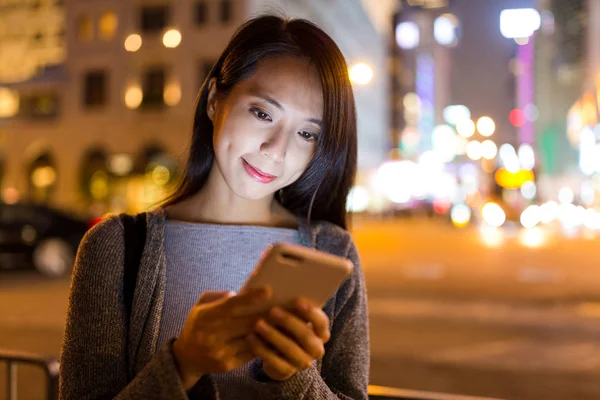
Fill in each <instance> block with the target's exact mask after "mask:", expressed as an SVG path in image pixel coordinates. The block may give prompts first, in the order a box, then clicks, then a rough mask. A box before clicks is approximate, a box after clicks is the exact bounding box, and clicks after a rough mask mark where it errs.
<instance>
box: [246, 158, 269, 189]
mask: <svg viewBox="0 0 600 400" xmlns="http://www.w3.org/2000/svg"><path fill="white" fill-rule="evenodd" d="M242 164H243V165H244V169H245V170H246V172H247V173H248V175H250V177H251V178H252V179H254V180H255V181H258V182H260V183H270V182H273V181H274V180H275V178H277V177H276V176H275V175H271V174H267V173H265V172H263V171H261V170H260V169H258V168H256V167H255V166H253V165H252V164H250V163H249V162H248V161H246V160H244V159H243V158H242Z"/></svg>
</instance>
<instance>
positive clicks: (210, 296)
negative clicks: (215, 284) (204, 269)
mask: <svg viewBox="0 0 600 400" xmlns="http://www.w3.org/2000/svg"><path fill="white" fill-rule="evenodd" d="M233 296H235V292H232V291H227V292H213V291H207V292H204V293H202V295H201V296H200V298H199V299H198V301H197V302H196V305H199V304H206V303H212V302H213V301H217V300H222V299H226V298H228V297H233Z"/></svg>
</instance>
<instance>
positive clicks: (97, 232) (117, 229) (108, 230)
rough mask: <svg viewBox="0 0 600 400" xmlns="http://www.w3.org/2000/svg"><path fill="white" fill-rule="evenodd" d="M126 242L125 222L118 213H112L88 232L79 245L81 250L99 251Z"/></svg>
mask: <svg viewBox="0 0 600 400" xmlns="http://www.w3.org/2000/svg"><path fill="white" fill-rule="evenodd" d="M119 243H124V239H123V224H122V222H121V219H120V218H119V216H118V215H111V216H109V217H107V218H105V219H103V220H102V221H100V222H99V223H97V224H96V225H94V226H93V227H92V228H91V229H90V230H88V231H87V232H86V234H85V235H84V237H83V239H82V240H81V243H80V245H79V251H80V252H82V251H86V252H89V251H92V252H93V251H99V250H101V249H103V248H112V247H114V246H115V245H118V244H119Z"/></svg>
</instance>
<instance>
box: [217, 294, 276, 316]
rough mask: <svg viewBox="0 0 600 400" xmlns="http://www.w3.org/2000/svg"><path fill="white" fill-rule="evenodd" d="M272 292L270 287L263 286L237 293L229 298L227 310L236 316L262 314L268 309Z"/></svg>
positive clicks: (226, 305) (226, 304)
mask: <svg viewBox="0 0 600 400" xmlns="http://www.w3.org/2000/svg"><path fill="white" fill-rule="evenodd" d="M271 297H272V292H271V290H270V289H269V288H261V289H256V290H254V289H253V290H252V291H249V292H246V293H244V294H240V295H237V296H235V297H232V298H230V299H228V300H227V301H226V302H225V304H224V306H225V310H226V311H227V312H228V313H229V314H230V315H232V316H234V317H244V316H250V315H257V314H262V313H265V312H267V311H268V309H269V301H270V300H271Z"/></svg>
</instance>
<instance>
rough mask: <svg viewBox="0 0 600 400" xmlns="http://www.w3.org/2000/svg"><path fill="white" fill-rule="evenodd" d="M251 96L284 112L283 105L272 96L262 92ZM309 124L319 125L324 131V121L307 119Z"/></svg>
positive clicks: (253, 93) (252, 93)
mask: <svg viewBox="0 0 600 400" xmlns="http://www.w3.org/2000/svg"><path fill="white" fill-rule="evenodd" d="M250 94H251V95H252V96H253V97H258V98H260V99H263V100H264V101H266V102H267V103H269V104H272V105H274V106H275V107H277V108H278V109H280V110H281V111H283V106H282V105H281V103H279V102H278V101H277V100H275V99H274V98H272V97H271V96H269V95H267V94H264V93H261V92H254V91H252V92H250ZM307 121H308V122H312V123H313V124H315V125H319V127H320V128H321V129H323V121H322V120H320V119H317V118H308V119H307Z"/></svg>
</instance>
